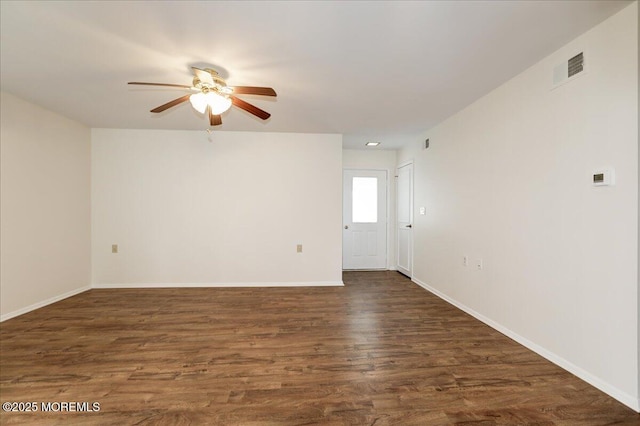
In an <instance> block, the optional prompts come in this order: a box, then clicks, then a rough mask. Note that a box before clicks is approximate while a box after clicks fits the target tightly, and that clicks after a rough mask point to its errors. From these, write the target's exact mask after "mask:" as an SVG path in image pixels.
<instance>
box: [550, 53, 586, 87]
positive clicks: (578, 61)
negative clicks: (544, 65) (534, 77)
mask: <svg viewBox="0 0 640 426" xmlns="http://www.w3.org/2000/svg"><path fill="white" fill-rule="evenodd" d="M585 70H586V68H585V61H584V52H580V53H578V54H576V55H574V56H572V57H571V59H569V60H567V61H562V63H560V64H558V65H556V66H555V67H553V84H552V85H551V89H555V88H556V87H558V86H561V85H563V84H565V83H568V82H569V81H571V80H573V79H574V78H577V77H579V76H580V75H582V74H583V72H584V71H585Z"/></svg>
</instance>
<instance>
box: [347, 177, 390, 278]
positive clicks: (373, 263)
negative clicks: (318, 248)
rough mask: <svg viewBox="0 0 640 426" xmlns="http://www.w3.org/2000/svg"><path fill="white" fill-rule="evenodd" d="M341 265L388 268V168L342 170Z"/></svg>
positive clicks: (353, 267)
mask: <svg viewBox="0 0 640 426" xmlns="http://www.w3.org/2000/svg"><path fill="white" fill-rule="evenodd" d="M342 206H343V208H342V222H343V223H342V225H343V230H342V268H343V269H387V172H386V170H345V171H344V174H343V202H342Z"/></svg>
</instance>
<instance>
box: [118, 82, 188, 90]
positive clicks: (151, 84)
mask: <svg viewBox="0 0 640 426" xmlns="http://www.w3.org/2000/svg"><path fill="white" fill-rule="evenodd" d="M128 84H138V85H140V86H166V87H182V88H184V89H191V86H187V85H184V84H167V83H142V82H139V81H130V82H129V83H128Z"/></svg>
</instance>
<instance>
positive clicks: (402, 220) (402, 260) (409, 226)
mask: <svg viewBox="0 0 640 426" xmlns="http://www.w3.org/2000/svg"><path fill="white" fill-rule="evenodd" d="M397 182H398V187H397V192H396V194H397V195H396V197H397V204H398V205H397V207H398V211H397V219H398V227H397V230H396V235H397V238H398V241H397V245H396V246H397V247H398V265H397V268H398V271H399V272H402V273H403V274H405V275H406V276H408V277H411V273H412V270H413V163H407V164H404V165H402V166H400V167H398V180H397Z"/></svg>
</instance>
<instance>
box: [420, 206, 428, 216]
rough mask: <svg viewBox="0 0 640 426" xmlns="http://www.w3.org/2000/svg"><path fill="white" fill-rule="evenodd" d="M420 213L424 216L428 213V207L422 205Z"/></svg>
mask: <svg viewBox="0 0 640 426" xmlns="http://www.w3.org/2000/svg"><path fill="white" fill-rule="evenodd" d="M420 214H421V215H423V216H424V215H425V214H427V208H426V207H420Z"/></svg>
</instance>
